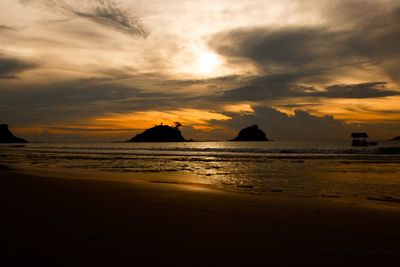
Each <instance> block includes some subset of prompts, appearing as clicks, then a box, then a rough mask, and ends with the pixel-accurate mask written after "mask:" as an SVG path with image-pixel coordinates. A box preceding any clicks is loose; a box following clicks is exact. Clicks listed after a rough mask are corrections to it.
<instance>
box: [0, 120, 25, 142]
mask: <svg viewBox="0 0 400 267" xmlns="http://www.w3.org/2000/svg"><path fill="white" fill-rule="evenodd" d="M0 143H3V144H4V143H29V142H28V141H26V140H24V139H22V138H19V137H16V136H15V135H14V134H13V133H12V132H11V131H10V130H9V129H8V125H7V124H0Z"/></svg>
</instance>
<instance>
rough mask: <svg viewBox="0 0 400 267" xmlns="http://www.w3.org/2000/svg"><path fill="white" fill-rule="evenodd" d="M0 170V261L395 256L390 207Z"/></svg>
mask: <svg viewBox="0 0 400 267" xmlns="http://www.w3.org/2000/svg"><path fill="white" fill-rule="evenodd" d="M3 169H4V168H0V183H1V186H0V190H1V194H0V195H1V202H2V203H4V205H5V206H6V209H5V213H4V214H5V215H6V216H5V220H3V227H2V229H3V231H4V233H3V235H2V236H3V237H4V241H5V242H6V243H7V244H9V246H8V248H7V250H6V253H5V255H3V256H1V258H0V263H1V262H2V261H5V262H9V263H20V262H21V261H22V262H45V263H48V262H54V261H57V262H58V263H63V262H59V261H60V259H63V260H64V261H65V262H68V263H71V260H73V261H72V262H78V263H79V264H82V265H84V263H87V262H88V261H89V262H97V263H99V264H101V263H105V262H110V263H111V262H114V263H118V264H120V265H129V264H132V263H134V262H136V263H139V265H140V264H141V265H145V266H146V265H147V263H154V264H158V263H159V264H164V263H169V264H171V265H172V264H174V265H175V264H176V265H183V263H184V262H191V263H193V264H196V263H206V262H212V261H213V262H231V264H233V265H241V264H246V263H249V264H250V265H251V264H260V263H263V264H267V263H268V262H276V263H278V262H286V261H287V262H290V261H291V260H294V259H290V257H289V258H287V256H288V255H293V256H296V257H297V258H296V259H300V260H307V262H309V261H310V260H311V262H313V261H315V262H323V261H326V260H328V259H329V260H330V261H333V262H335V261H337V262H342V261H343V260H351V261H354V262H359V261H361V262H366V263H371V261H372V262H373V261H375V260H376V261H377V262H379V263H382V261H383V262H385V261H387V262H391V261H393V260H398V259H399V253H400V230H399V228H398V222H399V221H400V205H397V203H395V204H394V205H386V203H385V205H381V204H380V203H379V202H372V201H370V202H367V203H369V204H368V205H364V204H362V203H355V202H344V201H331V200H330V199H323V198H293V197H288V196H283V195H279V196H269V195H268V196H265V195H250V194H242V193H233V192H225V191H221V190H215V189H213V188H210V187H208V186H204V185H198V184H195V183H192V184H190V183H187V184H180V183H166V182H165V180H162V179H163V178H165V177H161V176H163V175H162V174H159V173H155V174H150V175H149V177H148V178H151V179H153V178H159V179H158V180H159V181H160V182H154V181H156V180H154V179H153V180H154V181H153V182H149V181H148V180H146V179H142V180H139V181H123V180H115V177H113V178H112V179H107V176H109V175H113V173H104V177H101V176H98V175H97V174H96V175H97V176H96V175H95V174H94V173H91V172H86V174H85V173H84V172H80V173H79V172H75V171H71V172H70V173H64V175H66V176H65V177H64V178H62V177H60V176H58V177H57V175H55V174H54V172H53V174H52V171H54V170H48V175H43V174H42V175H37V174H34V173H30V174H27V173H23V171H22V172H21V170H3ZM72 173H73V174H74V175H76V176H74V177H73V176H71V175H72ZM91 175H93V176H91ZM172 175H173V174H172ZM68 176H69V177H68ZM83 176H85V177H83ZM82 178H86V179H82ZM27 241H28V242H27ZM56 248H57V249H56ZM43 251H47V252H46V254H45V255H44V254H43ZM50 252H51V253H53V254H51V253H50ZM101 252H103V253H104V254H102V253H101ZM176 253H178V254H176ZM67 255H70V258H68V257H66V256H67ZM152 255H153V256H152ZM154 255H157V257H154ZM199 255H200V256H199ZM159 256H160V257H159ZM196 259H197V261H196ZM295 262H296V261H295ZM61 265H62V264H61ZM65 265H68V264H67V263H65ZM167 265H168V264H167Z"/></svg>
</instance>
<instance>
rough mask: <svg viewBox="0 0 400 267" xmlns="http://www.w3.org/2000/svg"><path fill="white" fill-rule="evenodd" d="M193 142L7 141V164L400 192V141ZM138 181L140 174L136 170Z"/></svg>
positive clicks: (304, 189) (301, 188)
mask: <svg viewBox="0 0 400 267" xmlns="http://www.w3.org/2000/svg"><path fill="white" fill-rule="evenodd" d="M382 144H383V146H380V147H365V148H354V147H351V146H349V144H348V143H347V142H346V143H340V142H337V143H327V144H307V143H282V142H240V143H236V142H190V143H115V144H114V143H104V144H27V145H24V146H21V145H18V146H12V145H2V146H0V163H21V162H23V163H25V164H33V165H36V166H40V167H65V168H81V169H99V170H107V171H117V172H124V173H130V172H132V173H133V172H190V173H192V174H196V175H198V176H200V177H201V178H202V179H204V181H205V182H207V183H211V184H213V185H215V186H217V187H220V188H224V189H228V190H235V191H245V192H253V193H261V194H268V193H271V192H281V191H283V192H284V193H287V194H291V195H305V196H313V195H319V196H320V195H324V196H331V197H335V196H337V197H338V196H371V195H377V196H380V195H382V196H399V195H400V189H399V188H400V187H399V185H400V164H399V163H400V146H399V143H395V142H388V143H382ZM132 177H133V178H132V179H134V177H135V176H134V175H132Z"/></svg>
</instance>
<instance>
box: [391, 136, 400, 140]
mask: <svg viewBox="0 0 400 267" xmlns="http://www.w3.org/2000/svg"><path fill="white" fill-rule="evenodd" d="M391 141H400V136H397V137H395V138H393V139H392V140H391Z"/></svg>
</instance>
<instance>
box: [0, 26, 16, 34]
mask: <svg viewBox="0 0 400 267" xmlns="http://www.w3.org/2000/svg"><path fill="white" fill-rule="evenodd" d="M14 30H16V28H14V27H10V26H7V25H0V32H1V31H14Z"/></svg>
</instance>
